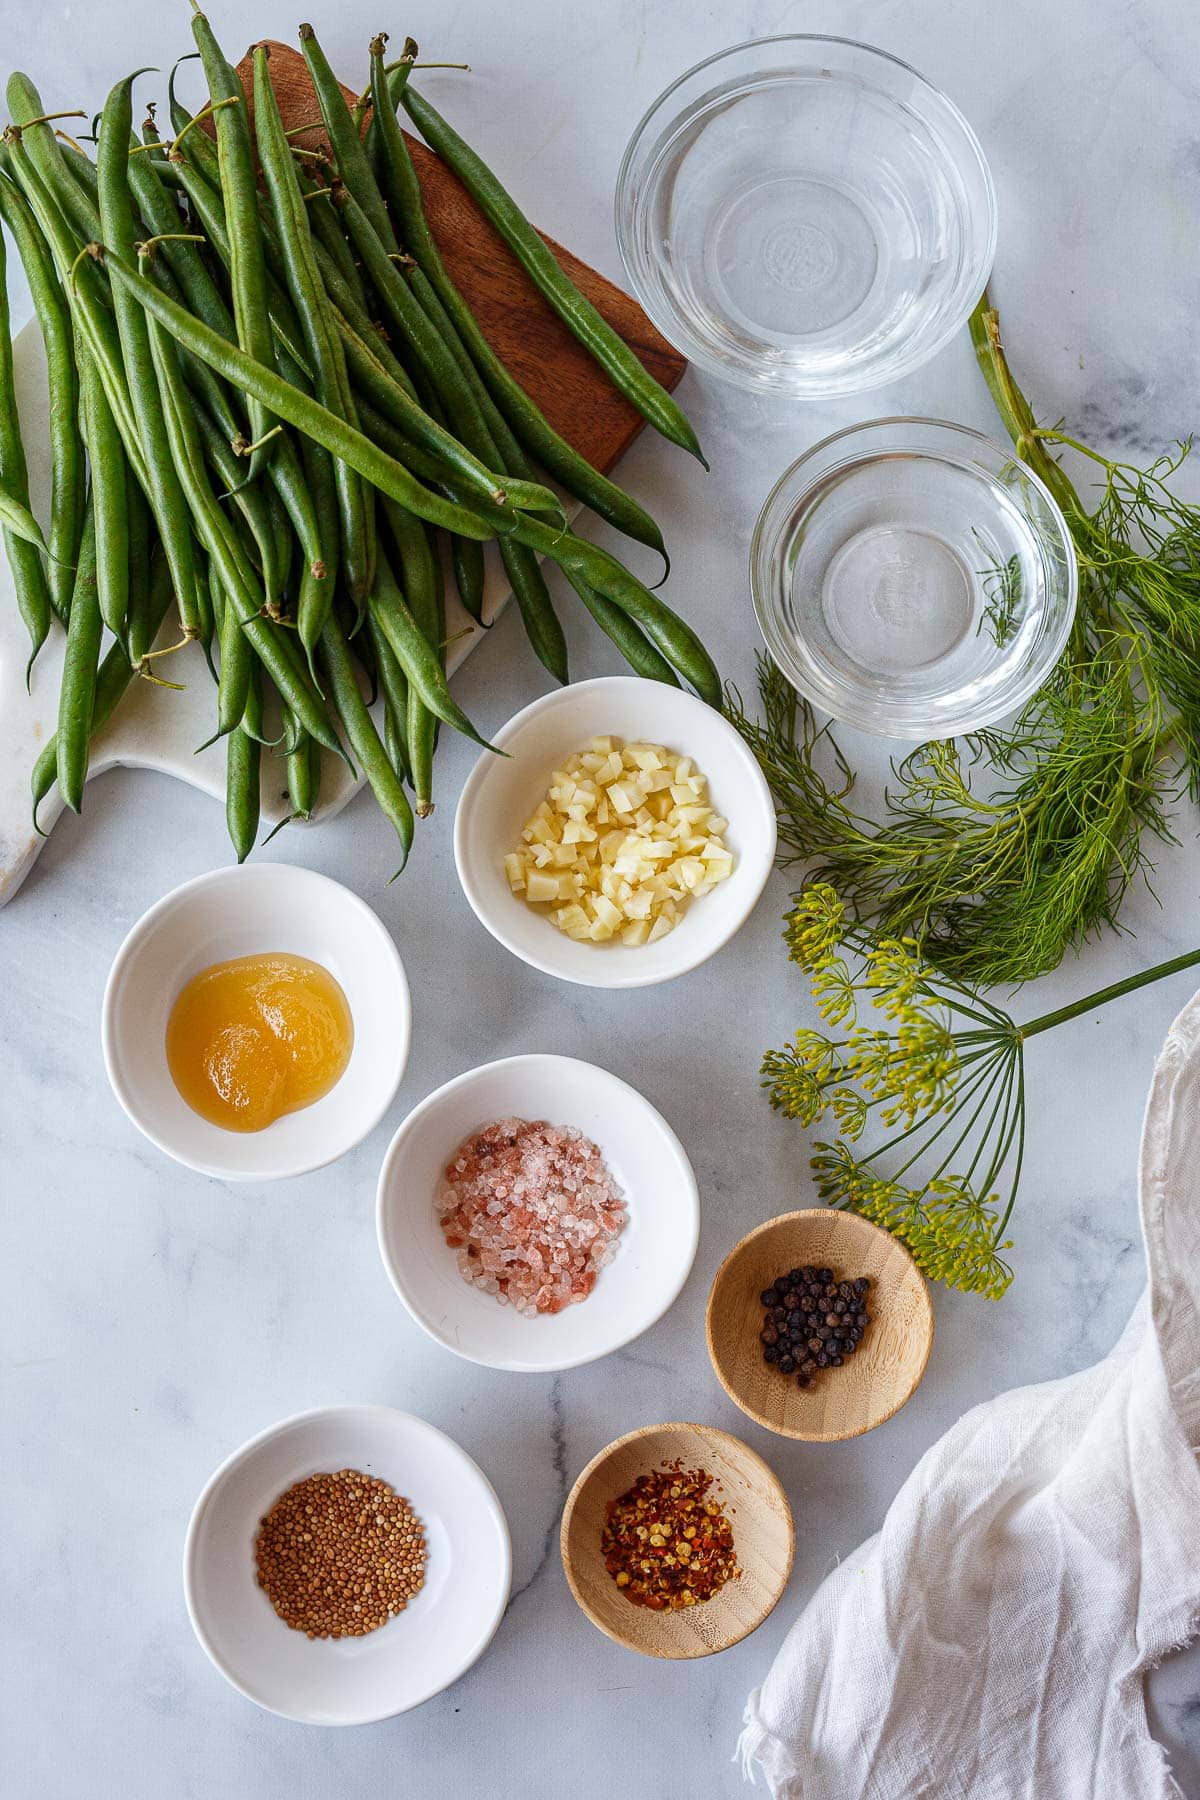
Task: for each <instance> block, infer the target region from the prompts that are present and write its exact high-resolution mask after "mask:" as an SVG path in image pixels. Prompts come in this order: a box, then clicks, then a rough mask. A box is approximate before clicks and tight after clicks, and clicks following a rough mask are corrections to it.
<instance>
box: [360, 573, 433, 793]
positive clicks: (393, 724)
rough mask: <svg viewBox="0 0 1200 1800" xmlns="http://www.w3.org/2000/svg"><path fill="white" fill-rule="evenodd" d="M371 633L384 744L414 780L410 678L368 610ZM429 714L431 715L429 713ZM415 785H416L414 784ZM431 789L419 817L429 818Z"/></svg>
mask: <svg viewBox="0 0 1200 1800" xmlns="http://www.w3.org/2000/svg"><path fill="white" fill-rule="evenodd" d="M367 635H368V637H369V638H370V642H371V653H372V655H373V656H374V659H375V670H376V673H377V675H378V677H379V691H380V694H381V695H382V696H383V724H384V730H383V747H384V749H385V750H386V751H387V753H388V761H389V762H390V763H391V765H392V767H393V769H395V771H396V773H397V775H399V776H400V778H401V779H402V780H407V781H409V782H412V781H413V770H412V762H411V759H410V757H409V753H408V700H409V686H408V677H407V676H406V675H405V673H404V670H403V669H402V668H401V667H400V664H399V663H398V662H397V660H396V652H395V651H394V650H393V649H392V646H391V645H390V644H389V643H388V641H387V639H386V638H385V637H384V635H383V632H382V630H381V628H380V625H379V621H378V620H377V619H376V618H375V617H374V616H373V615H372V613H371V612H370V610H369V609H368V612H367ZM427 716H429V715H427ZM414 785H415V784H414ZM428 797H429V796H428V792H426V794H425V795H424V796H422V795H421V794H419V793H418V795H417V817H418V818H422V819H423V818H425V817H426V816H427V814H428V812H429V811H431V810H432V808H431V807H429V806H426V809H425V811H424V812H423V811H422V810H421V808H422V800H423V799H424V800H425V801H427V800H428Z"/></svg>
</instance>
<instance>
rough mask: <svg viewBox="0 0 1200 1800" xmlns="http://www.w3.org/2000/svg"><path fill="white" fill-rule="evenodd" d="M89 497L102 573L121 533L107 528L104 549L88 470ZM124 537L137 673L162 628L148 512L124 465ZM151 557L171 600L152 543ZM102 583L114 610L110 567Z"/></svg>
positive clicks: (128, 640)
mask: <svg viewBox="0 0 1200 1800" xmlns="http://www.w3.org/2000/svg"><path fill="white" fill-rule="evenodd" d="M100 398H101V400H102V401H103V399H104V394H103V391H101V394H100ZM92 493H93V496H94V497H95V503H96V507H97V513H96V531H97V543H98V544H100V545H101V546H102V548H104V551H105V554H104V555H103V556H101V559H100V567H101V569H102V570H103V569H104V565H105V562H106V561H107V558H108V556H109V555H111V556H112V558H113V562H114V564H115V563H116V560H117V557H118V556H119V554H120V545H121V541H122V533H121V529H120V526H119V524H118V525H115V526H111V525H110V530H112V532H113V536H112V538H111V539H110V540H109V542H108V544H107V545H106V544H105V540H104V539H103V538H101V537H100V536H99V533H100V530H101V525H100V517H101V515H100V512H99V505H100V492H99V488H98V486H97V482H96V471H95V469H94V468H93V470H92ZM120 504H121V493H120V489H119V488H115V487H114V489H113V492H112V496H111V505H112V506H113V507H114V508H116V507H118V506H119V505H120ZM124 535H125V539H126V541H127V545H128V563H127V567H126V571H125V630H124V643H125V649H126V651H127V653H128V655H129V658H130V661H131V662H132V663H133V666H134V668H135V669H140V667H141V665H142V662H143V660H144V658H145V657H146V655H147V653H148V652H149V651H150V650H152V649H153V647H154V640H155V638H156V637H157V636H158V633H159V628H160V627H161V625H162V618H161V617H156V616H155V605H154V600H155V591H154V585H153V574H154V566H153V565H152V564H151V560H150V542H151V536H152V533H151V525H150V508H149V506H148V504H147V502H146V496H145V494H143V492H142V488H141V483H140V482H139V481H138V478H137V476H136V475H135V474H134V472H133V470H132V469H131V468H130V466H129V464H128V462H126V464H125V534H124ZM154 553H155V555H156V557H157V559H158V564H159V565H163V564H166V571H167V572H166V576H165V578H164V577H163V576H162V575H161V574H160V577H159V578H160V580H162V579H165V580H166V583H167V589H168V593H169V594H170V595H171V597H172V598H173V597H174V586H173V584H172V582H171V571H170V565H169V564H167V562H166V555H165V552H164V550H163V547H162V543H161V542H156V543H155V546H154ZM106 579H111V581H112V583H113V592H114V599H113V605H114V606H115V605H116V604H117V597H118V596H119V595H120V593H121V572H120V569H119V568H115V567H114V569H113V570H112V571H111V574H110V575H109V576H107V577H106ZM100 592H101V595H103V593H104V587H103V585H101V589H100Z"/></svg>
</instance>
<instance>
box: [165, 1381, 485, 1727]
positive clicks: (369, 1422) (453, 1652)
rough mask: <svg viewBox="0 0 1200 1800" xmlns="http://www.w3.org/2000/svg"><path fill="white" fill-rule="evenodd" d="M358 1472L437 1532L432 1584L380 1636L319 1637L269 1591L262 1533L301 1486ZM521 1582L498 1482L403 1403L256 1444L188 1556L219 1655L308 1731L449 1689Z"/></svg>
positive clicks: (207, 1496)
mask: <svg viewBox="0 0 1200 1800" xmlns="http://www.w3.org/2000/svg"><path fill="white" fill-rule="evenodd" d="M346 1468H349V1469H361V1470H362V1472H363V1473H364V1474H366V1475H375V1476H377V1477H378V1478H379V1479H380V1480H382V1481H386V1482H389V1483H390V1485H391V1486H392V1487H394V1488H395V1490H396V1492H397V1493H398V1494H403V1495H404V1497H405V1499H406V1500H408V1501H409V1503H410V1504H411V1506H412V1508H413V1511H414V1512H415V1513H416V1514H417V1516H418V1518H419V1519H420V1520H421V1523H422V1525H423V1526H424V1528H425V1541H426V1544H427V1546H428V1560H427V1563H426V1571H425V1585H424V1587H423V1588H422V1589H421V1591H420V1593H419V1594H418V1595H417V1596H416V1598H415V1599H414V1600H412V1601H411V1602H410V1604H409V1605H408V1606H407V1607H406V1608H405V1610H404V1611H403V1612H402V1613H399V1614H398V1615H397V1616H396V1617H395V1618H394V1619H390V1620H389V1621H388V1623H387V1624H386V1625H384V1626H382V1627H381V1628H380V1629H379V1630H378V1631H372V1632H370V1633H368V1634H367V1636H365V1637H360V1638H339V1639H337V1640H336V1641H335V1640H333V1639H329V1638H315V1639H310V1638H308V1637H306V1636H305V1635H304V1633H303V1632H299V1631H293V1630H291V1629H290V1628H289V1627H288V1626H287V1625H285V1624H284V1623H283V1621H282V1619H280V1618H279V1617H278V1616H277V1615H276V1613H275V1611H274V1609H273V1607H272V1606H271V1603H270V1601H269V1600H268V1599H267V1597H266V1595H265V1594H264V1593H263V1591H262V1589H261V1588H260V1587H259V1585H258V1580H257V1577H256V1575H255V1570H254V1544H255V1539H256V1538H257V1535H258V1527H259V1523H260V1521H261V1519H262V1517H263V1515H264V1514H265V1513H266V1512H267V1511H268V1510H269V1508H270V1507H271V1505H272V1503H273V1502H274V1501H275V1500H277V1499H278V1497H279V1495H280V1494H282V1493H284V1492H285V1490H286V1489H287V1488H289V1487H291V1486H292V1485H293V1483H295V1482H297V1481H302V1480H303V1479H304V1478H305V1477H306V1476H308V1475H316V1474H318V1473H320V1472H323V1471H336V1470H338V1469H346ZM511 1580H512V1547H511V1544H510V1541H509V1535H508V1525H507V1523H506V1521H505V1517H504V1513H503V1510H502V1509H501V1506H500V1502H499V1500H498V1499H497V1498H496V1495H495V1493H494V1492H493V1489H492V1485H491V1483H490V1482H489V1481H488V1480H487V1478H486V1476H485V1475H484V1474H483V1473H482V1472H481V1470H480V1469H479V1468H478V1467H477V1466H476V1465H475V1463H473V1462H472V1461H471V1458H470V1457H469V1456H468V1455H467V1453H466V1451H465V1450H460V1449H459V1447H458V1445H457V1444H456V1443H454V1441H453V1439H451V1438H448V1437H447V1436H446V1435H445V1433H444V1432H441V1431H438V1430H437V1429H436V1428H435V1427H434V1426H432V1425H427V1424H426V1423H425V1421H424V1419H416V1418H414V1417H413V1415H412V1414H411V1413H404V1412H396V1411H394V1410H393V1408H391V1407H390V1406H329V1407H322V1408H319V1409H318V1410H317V1411H315V1412H304V1413H297V1414H296V1415H295V1416H294V1417H293V1418H290V1419H284V1420H282V1421H281V1422H280V1423H279V1424H278V1425H272V1426H270V1427H269V1428H268V1429H267V1430H266V1431H263V1432H260V1433H259V1435H258V1436H257V1437H254V1438H251V1439H250V1442H249V1443H248V1444H243V1446H242V1448H241V1449H240V1450H237V1451H235V1452H234V1454H233V1455H232V1456H231V1457H229V1459H228V1460H227V1461H226V1462H223V1463H222V1464H221V1467H220V1468H219V1469H218V1470H217V1472H216V1474H215V1475H213V1476H212V1477H211V1479H210V1480H209V1482H208V1484H207V1485H206V1487H205V1489H204V1491H203V1493H202V1494H201V1495H200V1498H199V1499H198V1500H197V1502H196V1505H195V1509H194V1511H193V1513H192V1518H191V1523H190V1525H189V1526H188V1534H187V1542H186V1544H185V1546H184V1552H183V1587H184V1595H185V1598H186V1600H187V1609H188V1614H189V1617H190V1618H191V1621H192V1625H193V1627H194V1629H195V1632H196V1636H197V1637H198V1638H199V1640H200V1642H201V1644H202V1645H203V1647H204V1649H205V1650H206V1651H207V1653H208V1655H209V1657H210V1658H211V1660H212V1661H213V1662H214V1663H215V1664H216V1666H217V1668H218V1669H219V1670H220V1671H221V1673H222V1675H224V1677H225V1679H226V1680H227V1681H230V1682H232V1683H233V1685H234V1687H235V1688H237V1689H238V1690H239V1692H240V1693H243V1694H245V1696H246V1698H247V1699H248V1700H253V1701H254V1702H255V1704H256V1705H257V1706H263V1707H266V1709H267V1711H268V1712H274V1713H281V1714H282V1715H283V1717H284V1718H286V1719H296V1720H299V1721H300V1722H301V1723H303V1724H307V1725H369V1724H371V1723H373V1722H374V1721H375V1720H376V1719H388V1718H391V1716H392V1714H393V1713H400V1712H407V1711H408V1709H409V1708H410V1707H413V1706H420V1704H421V1702H422V1701H423V1700H428V1699H430V1698H431V1697H432V1696H433V1695H434V1694H440V1693H441V1691H442V1689H443V1688H446V1687H449V1685H450V1683H451V1682H452V1681H457V1680H458V1678H459V1676H460V1675H462V1674H465V1672H466V1671H467V1670H468V1669H469V1668H470V1667H471V1665H472V1663H473V1662H475V1661H476V1659H477V1658H478V1657H479V1656H481V1655H482V1654H483V1652H484V1650H485V1649H486V1648H487V1646H488V1644H489V1643H490V1642H491V1639H492V1636H493V1634H494V1632H495V1630H496V1627H497V1626H498V1625H499V1623H500V1620H501V1618H502V1617H503V1614H504V1608H505V1606H506V1605H507V1603H508V1592H509V1586H510V1583H511Z"/></svg>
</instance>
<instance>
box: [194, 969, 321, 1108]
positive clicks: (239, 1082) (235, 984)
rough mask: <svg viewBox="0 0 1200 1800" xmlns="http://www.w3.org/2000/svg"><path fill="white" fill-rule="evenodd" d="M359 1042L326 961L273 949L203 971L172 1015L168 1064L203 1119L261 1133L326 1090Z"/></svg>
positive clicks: (195, 977) (319, 1096)
mask: <svg viewBox="0 0 1200 1800" xmlns="http://www.w3.org/2000/svg"><path fill="white" fill-rule="evenodd" d="M353 1045H354V1021H353V1019H352V1018H351V1015H350V1007H349V1005H348V1004H347V1001H346V996H345V994H344V993H343V992H342V990H341V988H340V986H339V985H338V983H337V982H336V981H335V980H334V978H333V976H332V975H331V974H330V973H329V970H328V969H323V968H322V967H321V965H320V963H315V962H309V960H308V958H307V957H304V956H290V955H287V954H285V953H284V952H272V953H270V954H267V955H263V956H239V957H235V958H234V960H233V961H232V962H223V963H213V964H212V965H211V967H209V968H207V969H202V970H201V971H200V973H199V974H198V975H194V976H193V977H192V979H191V981H189V982H188V984H187V986H186V987H185V988H184V989H183V991H182V992H181V993H180V995H179V998H178V999H177V1000H176V1002H175V1004H174V1006H173V1007H172V1008H171V1016H170V1018H169V1019H168V1020H167V1066H168V1068H169V1069H170V1071H171V1077H172V1079H173V1081H174V1083H175V1086H176V1087H177V1088H178V1089H179V1092H180V1093H181V1094H182V1095H183V1098H184V1099H185V1100H186V1101H187V1103H188V1105H189V1106H190V1107H191V1108H192V1110H193V1112H198V1113H199V1114H200V1116H201V1118H204V1119H208V1120H209V1121H210V1122H211V1123H212V1124H213V1125H222V1126H224V1128H225V1129H226V1131H262V1130H264V1128H265V1127H266V1126H268V1125H270V1124H271V1123H272V1122H273V1121H274V1120H275V1119H279V1118H282V1116H283V1114H284V1113H290V1112H298V1111H299V1110H300V1108H301V1107H304V1106H311V1105H312V1103H313V1101H314V1100H319V1099H320V1098H321V1096H322V1095H323V1094H327V1093H328V1092H329V1090H330V1088H331V1087H333V1085H334V1083H335V1082H336V1081H338V1080H339V1078H340V1077H341V1075H342V1074H343V1072H344V1070H345V1067H346V1064H347V1063H348V1062H349V1060H350V1051H351V1049H352V1048H353Z"/></svg>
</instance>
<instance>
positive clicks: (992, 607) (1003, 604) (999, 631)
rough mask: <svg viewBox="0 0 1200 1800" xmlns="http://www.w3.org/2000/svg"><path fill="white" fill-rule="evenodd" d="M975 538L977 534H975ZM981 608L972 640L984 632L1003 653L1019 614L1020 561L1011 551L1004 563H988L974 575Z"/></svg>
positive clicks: (1014, 628) (1015, 626) (1014, 629)
mask: <svg viewBox="0 0 1200 1800" xmlns="http://www.w3.org/2000/svg"><path fill="white" fill-rule="evenodd" d="M975 535H976V536H977V537H978V535H979V534H978V532H976V534H975ZM978 580H979V584H980V586H981V587H982V589H983V597H984V604H983V607H982V609H981V611H980V614H979V623H978V624H977V625H976V627H975V635H976V637H982V636H983V633H984V632H985V631H986V632H987V634H988V636H989V637H990V638H991V640H992V642H993V644H995V646H996V648H997V650H1003V648H1004V646H1005V644H1007V643H1008V642H1009V641H1010V639H1011V638H1012V635H1013V633H1014V632H1015V631H1016V628H1017V616H1018V614H1019V613H1020V610H1021V559H1020V557H1019V556H1018V555H1017V554H1016V552H1015V551H1014V552H1013V554H1012V555H1011V556H1010V557H1009V558H1008V561H1007V562H1003V563H992V564H990V565H989V566H988V567H987V568H986V569H980V570H979V571H978Z"/></svg>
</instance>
